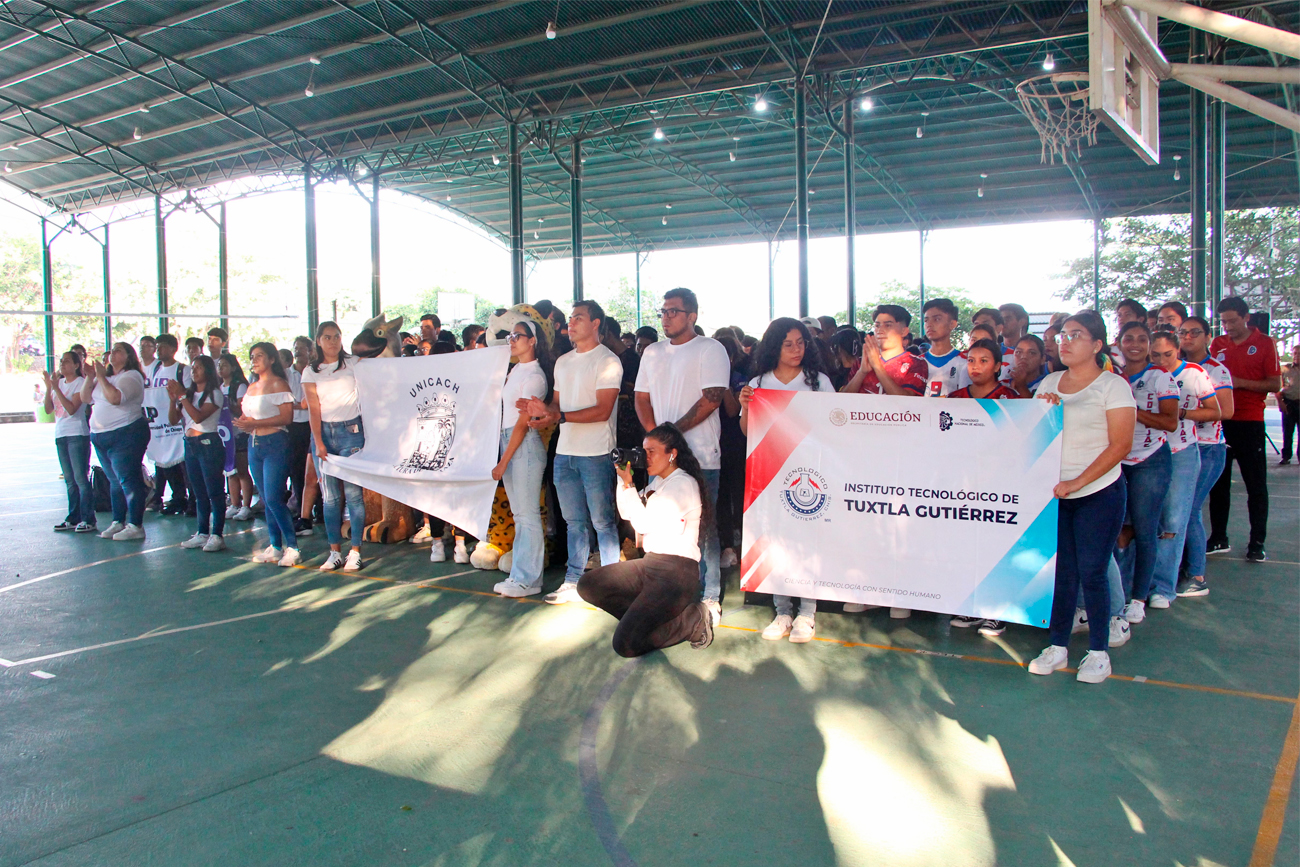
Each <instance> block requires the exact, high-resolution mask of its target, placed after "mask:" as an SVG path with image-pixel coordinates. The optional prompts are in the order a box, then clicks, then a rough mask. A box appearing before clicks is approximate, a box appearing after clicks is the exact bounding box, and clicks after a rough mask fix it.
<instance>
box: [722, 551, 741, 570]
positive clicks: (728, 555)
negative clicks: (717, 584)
mask: <svg viewBox="0 0 1300 867" xmlns="http://www.w3.org/2000/svg"><path fill="white" fill-rule="evenodd" d="M739 563H740V558H739V557H737V556H736V549H735V548H725V549H723V551H722V556H721V557H719V558H718V566H719V567H720V568H722V569H730V568H731V567H732V566H736V565H738V564H739Z"/></svg>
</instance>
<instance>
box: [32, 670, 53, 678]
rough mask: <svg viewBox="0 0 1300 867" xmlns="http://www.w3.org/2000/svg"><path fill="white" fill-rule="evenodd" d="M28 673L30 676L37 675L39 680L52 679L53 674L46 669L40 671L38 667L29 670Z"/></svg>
mask: <svg viewBox="0 0 1300 867" xmlns="http://www.w3.org/2000/svg"><path fill="white" fill-rule="evenodd" d="M28 674H30V675H31V676H32V677H39V678H40V679H41V680H54V675H52V674H50V673H49V672H48V671H41V670H40V669H37V670H36V671H30V672H28Z"/></svg>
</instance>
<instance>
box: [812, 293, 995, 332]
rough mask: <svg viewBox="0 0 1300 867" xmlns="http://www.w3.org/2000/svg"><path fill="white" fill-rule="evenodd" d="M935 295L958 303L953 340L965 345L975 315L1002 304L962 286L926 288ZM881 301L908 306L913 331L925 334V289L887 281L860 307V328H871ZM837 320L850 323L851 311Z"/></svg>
mask: <svg viewBox="0 0 1300 867" xmlns="http://www.w3.org/2000/svg"><path fill="white" fill-rule="evenodd" d="M935 298H947V299H948V300H949V301H951V302H952V303H953V304H956V305H957V312H958V313H959V314H960V318H959V321H958V323H957V327H956V329H954V330H953V332H952V342H953V344H954V345H957V346H964V345H965V342H966V335H967V334H968V333H969V331H970V318H971V314H973V313H974V312H975V311H976V310H979V309H981V308H983V307H997V306H998V305H997V304H994V303H989V302H987V301H975V300H973V299H971V297H970V296H969V295H967V294H966V290H965V289H962V288H961V287H958V286H927V287H926V288H925V299H926V300H927V301H930V300H933V299H935ZM879 304H897V305H898V306H900V307H905V308H906V309H907V310H908V312H910V313H911V314H912V333H913V334H915V335H917V336H918V337H919V336H921V335H922V334H924V332H925V327H924V325H923V324H922V322H921V288H920V287H919V286H913V285H911V284H908V283H903V282H902V281H900V280H890V281H888V282H886V283H885V284H884V286H883V287H882V291H881V292H880V294H879V295H878V296H877V298H876V299H875V300H874V301H872V302H870V303H868V304H866V305H863V306H860V307H858V317H857V323H858V328H859V329H861V330H867V329H870V327H871V315H872V314H873V313H874V312H875V310H876V306H877V305H879ZM835 321H836V322H840V323H844V322H848V312H847V311H844V310H841V311H840V312H839V313H837V314H835Z"/></svg>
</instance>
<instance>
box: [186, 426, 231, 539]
mask: <svg viewBox="0 0 1300 867" xmlns="http://www.w3.org/2000/svg"><path fill="white" fill-rule="evenodd" d="M225 468H226V444H225V443H223V442H222V441H221V434H218V433H205V434H200V435H199V436H196V437H192V436H186V437H185V477H186V478H187V479H189V482H190V489H191V490H193V491H194V499H193V503H194V511H195V513H196V514H197V515H198V518H199V525H198V531H197V532H198V533H199V534H200V535H203V536H206V535H208V534H209V533H211V534H212V535H214V536H220V535H221V534H222V533H224V532H225V530H226V476H225V473H224V470H225Z"/></svg>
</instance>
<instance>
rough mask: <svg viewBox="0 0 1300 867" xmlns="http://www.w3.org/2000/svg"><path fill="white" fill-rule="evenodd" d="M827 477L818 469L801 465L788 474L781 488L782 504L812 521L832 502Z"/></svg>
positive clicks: (800, 517)
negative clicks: (828, 492)
mask: <svg viewBox="0 0 1300 867" xmlns="http://www.w3.org/2000/svg"><path fill="white" fill-rule="evenodd" d="M828 490H829V488H828V486H827V484H826V478H825V477H824V476H822V474H821V473H819V472H817V471H816V470H810V469H808V468H806V467H799V468H797V469H793V470H791V471H790V472H789V473H787V474H786V477H785V480H784V481H783V482H782V488H781V505H783V506H785V510H786V511H787V512H789V513H790V514H791V515H793V516H794V517H796V518H798V519H800V520H802V521H811V520H813V519H815V518H817V517H819V516H820V515H821V514H822V512H824V511H826V508H827V505H828V504H829V503H830V497H829V496H828V494H827V491H828Z"/></svg>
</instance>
